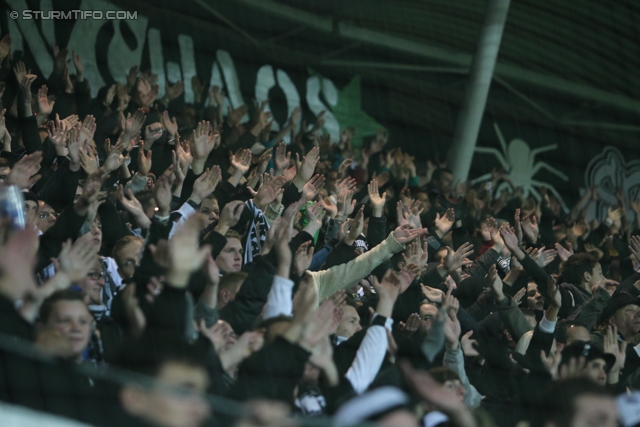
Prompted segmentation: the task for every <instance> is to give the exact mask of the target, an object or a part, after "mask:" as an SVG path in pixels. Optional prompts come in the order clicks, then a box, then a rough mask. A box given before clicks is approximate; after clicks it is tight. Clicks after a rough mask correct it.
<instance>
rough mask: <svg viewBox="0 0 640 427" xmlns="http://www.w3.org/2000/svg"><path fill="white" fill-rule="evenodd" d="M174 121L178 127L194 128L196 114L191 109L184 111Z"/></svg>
mask: <svg viewBox="0 0 640 427" xmlns="http://www.w3.org/2000/svg"><path fill="white" fill-rule="evenodd" d="M176 119H177V121H178V124H179V125H180V126H184V127H188V128H194V127H196V112H195V110H194V109H193V108H187V109H185V110H184V111H183V112H182V114H180V115H179V116H177V117H176Z"/></svg>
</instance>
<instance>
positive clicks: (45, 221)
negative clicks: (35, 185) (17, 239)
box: [36, 202, 57, 233]
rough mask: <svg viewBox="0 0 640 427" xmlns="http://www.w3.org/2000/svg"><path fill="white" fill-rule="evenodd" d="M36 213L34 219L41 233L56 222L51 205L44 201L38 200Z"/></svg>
mask: <svg viewBox="0 0 640 427" xmlns="http://www.w3.org/2000/svg"><path fill="white" fill-rule="evenodd" d="M38 205H39V209H38V215H37V219H36V225H37V226H38V229H40V231H42V232H43V233H44V232H45V231H47V230H48V229H50V228H51V226H52V225H53V224H55V223H56V219H57V217H56V212H55V211H54V210H53V208H52V207H51V206H49V205H48V204H46V203H44V202H39V203H38Z"/></svg>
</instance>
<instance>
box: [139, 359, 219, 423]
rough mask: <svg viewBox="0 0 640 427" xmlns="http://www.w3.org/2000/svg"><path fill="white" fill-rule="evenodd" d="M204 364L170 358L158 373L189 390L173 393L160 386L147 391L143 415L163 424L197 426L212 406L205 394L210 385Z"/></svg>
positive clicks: (168, 382)
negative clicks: (176, 360) (171, 359)
mask: <svg viewBox="0 0 640 427" xmlns="http://www.w3.org/2000/svg"><path fill="white" fill-rule="evenodd" d="M207 378H208V375H207V371H206V370H205V369H204V368H201V367H196V366H191V365H186V364H184V363H178V362H168V363H165V365H164V366H163V367H162V369H161V370H160V373H159V374H158V376H157V377H156V379H157V380H159V381H162V382H164V383H166V384H168V385H173V386H181V387H184V388H185V389H188V390H189V391H190V392H189V393H171V391H170V390H166V389H162V388H161V387H160V386H158V387H157V388H156V389H155V390H152V391H149V392H145V395H144V405H141V407H140V413H138V414H137V415H139V416H140V417H141V418H144V419H145V420H146V421H148V422H151V423H152V424H155V425H157V426H162V427H197V426H200V425H202V423H203V422H204V421H205V420H206V419H207V418H209V415H210V414H211V408H210V407H209V404H208V403H207V401H206V400H205V398H204V392H205V391H206V389H207V386H208V379H207Z"/></svg>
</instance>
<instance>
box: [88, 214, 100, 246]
mask: <svg viewBox="0 0 640 427" xmlns="http://www.w3.org/2000/svg"><path fill="white" fill-rule="evenodd" d="M90 233H91V236H92V241H93V243H94V244H95V245H96V246H97V247H100V246H101V245H102V223H101V222H100V221H99V220H97V219H96V220H95V221H93V223H91V231H90Z"/></svg>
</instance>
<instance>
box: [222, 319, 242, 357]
mask: <svg viewBox="0 0 640 427" xmlns="http://www.w3.org/2000/svg"><path fill="white" fill-rule="evenodd" d="M218 324H219V325H220V326H221V329H222V330H221V334H222V338H223V339H224V345H223V346H222V348H221V349H220V351H221V352H223V351H227V350H229V349H230V348H231V347H233V346H234V345H235V343H236V340H237V338H238V337H237V336H236V333H235V332H233V328H232V327H231V325H230V324H229V323H228V322H225V321H224V320H218Z"/></svg>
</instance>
